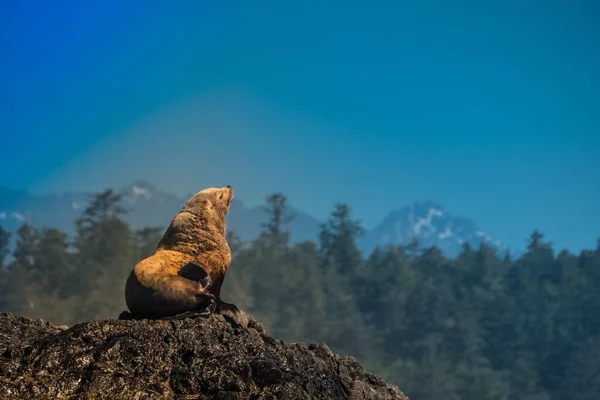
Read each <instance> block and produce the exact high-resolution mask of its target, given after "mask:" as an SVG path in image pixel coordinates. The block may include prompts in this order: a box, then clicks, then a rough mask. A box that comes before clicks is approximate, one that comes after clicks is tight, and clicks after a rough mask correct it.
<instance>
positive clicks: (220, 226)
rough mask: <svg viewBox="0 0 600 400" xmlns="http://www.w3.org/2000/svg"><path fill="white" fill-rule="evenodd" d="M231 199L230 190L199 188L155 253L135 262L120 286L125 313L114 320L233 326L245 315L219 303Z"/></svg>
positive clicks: (227, 255) (244, 320)
mask: <svg viewBox="0 0 600 400" xmlns="http://www.w3.org/2000/svg"><path fill="white" fill-rule="evenodd" d="M232 200H233V189H232V188H231V186H225V187H222V188H215V187H212V188H208V189H204V190H202V191H200V192H198V193H196V194H195V195H194V196H192V197H191V198H190V199H189V200H188V201H187V202H186V204H185V205H184V206H183V208H182V209H181V210H180V211H179V213H178V214H177V215H176V216H175V218H173V220H172V221H171V224H170V225H169V227H168V228H167V230H166V232H165V234H164V235H163V237H162V239H161V240H160V242H159V243H158V246H157V249H156V252H155V253H154V254H153V255H152V256H150V257H148V258H145V259H143V260H141V261H140V262H139V263H137V265H136V266H135V267H134V269H133V270H132V271H131V273H130V274H129V277H128V278H127V282H126V284H125V302H126V304H127V307H128V308H129V311H130V312H131V314H130V315H129V316H127V315H124V314H125V313H123V314H121V316H120V317H119V318H120V319H139V318H147V319H182V318H188V317H199V316H207V315H209V314H211V313H213V312H217V313H220V314H223V315H224V316H225V317H227V318H228V319H230V320H233V321H232V322H234V323H235V324H237V325H241V326H247V324H248V317H247V315H246V314H245V313H244V312H243V311H241V310H240V309H239V308H238V307H237V306H235V305H234V304H228V303H225V302H223V301H222V300H221V286H222V284H223V280H224V279H225V273H226V272H227V270H228V269H229V267H230V265H231V250H230V248H229V244H228V243H227V240H226V237H225V235H226V222H225V216H226V215H227V213H228V212H229V207H230V205H231V202H232Z"/></svg>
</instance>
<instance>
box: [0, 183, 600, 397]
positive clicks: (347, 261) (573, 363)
mask: <svg viewBox="0 0 600 400" xmlns="http://www.w3.org/2000/svg"><path fill="white" fill-rule="evenodd" d="M265 203H266V204H265V207H264V210H265V212H266V213H267V216H268V222H267V223H266V224H264V225H263V226H262V228H263V232H262V233H261V235H260V236H259V237H258V238H257V240H255V241H253V242H251V243H245V242H243V241H242V240H240V238H239V237H238V236H237V235H236V234H235V232H228V235H227V238H228V242H229V245H230V248H231V251H232V255H233V264H232V268H231V269H230V271H229V272H228V275H227V279H226V280H225V284H224V289H223V298H224V300H225V301H229V302H233V303H235V304H238V305H239V306H240V307H242V308H243V309H245V310H246V311H248V312H249V313H250V314H252V315H253V316H255V317H256V318H258V319H259V320H261V321H262V322H263V323H264V324H265V325H266V326H267V328H268V330H269V331H270V333H271V334H272V335H273V336H275V337H278V338H282V339H284V340H288V341H300V340H301V341H306V342H325V343H327V344H328V345H329V346H330V347H331V348H332V350H333V351H335V352H338V353H344V354H350V355H353V356H356V357H357V358H358V359H359V360H360V361H361V362H362V363H363V365H365V366H366V367H367V368H368V369H369V370H371V371H373V372H377V373H380V374H381V375H382V376H383V377H384V378H385V379H386V380H389V381H391V382H394V383H396V384H398V385H399V386H400V387H401V388H402V390H403V391H405V392H406V393H407V394H408V395H409V396H410V397H411V398H412V399H416V400H430V399H431V400H433V399H440V398H444V399H456V400H462V399H492V400H508V399H511V400H512V399H527V400H552V399H565V398H569V399H575V400H591V399H597V398H600V379H599V378H598V377H599V376H600V359H599V358H598V357H597V356H596V351H597V349H598V348H600V313H598V310H600V290H598V288H600V241H599V242H598V246H597V248H596V249H593V250H585V251H582V252H581V253H580V254H578V255H576V254H571V253H569V252H567V251H561V252H559V253H558V254H555V253H554V250H553V248H552V246H551V245H550V244H549V243H547V242H546V241H545V239H544V235H543V234H541V233H540V232H537V231H535V232H533V234H532V235H531V237H530V241H529V245H528V250H527V253H525V254H524V255H523V256H522V257H520V258H519V259H516V260H511V259H510V257H508V256H506V255H504V254H497V253H496V251H495V250H494V249H493V248H491V247H489V246H486V245H484V244H481V245H480V246H479V248H472V247H471V246H469V245H465V246H464V248H463V251H462V254H460V255H459V256H458V257H456V258H455V259H448V258H446V257H444V256H443V254H442V253H441V251H440V250H439V249H437V248H435V247H432V248H426V249H420V248H419V243H418V240H417V239H414V240H413V241H412V242H411V243H410V244H408V245H407V246H392V245H389V246H386V247H383V248H378V249H375V250H374V251H373V252H372V253H371V254H368V255H363V254H361V252H360V250H359V249H358V247H357V246H356V239H357V238H358V237H359V236H360V235H361V234H362V233H363V232H364V229H363V228H362V226H361V224H360V222H359V221H357V220H355V219H354V218H353V217H352V213H351V210H350V208H349V207H348V206H347V205H345V204H338V205H336V206H335V208H334V210H333V211H332V213H331V216H330V218H329V219H328V221H327V222H326V223H325V224H324V225H323V226H322V229H321V233H320V236H319V240H318V243H315V242H303V243H293V244H291V243H290V240H289V239H290V232H289V230H288V223H289V222H290V220H291V218H292V217H293V216H292V215H290V214H289V213H288V211H287V199H286V198H285V196H284V195H283V194H281V193H275V194H273V195H270V196H268V197H267V198H266V202H265ZM124 215H125V211H124V209H123V207H121V199H120V196H119V195H117V194H116V193H114V192H113V191H111V190H106V191H104V192H102V193H98V194H97V195H95V196H94V197H93V198H91V199H90V203H89V205H88V207H87V208H86V209H85V210H84V212H83V213H82V215H81V217H80V218H79V219H77V220H76V221H75V226H76V235H75V237H74V238H68V237H67V236H66V235H65V234H64V233H63V232H60V231H58V230H56V229H54V228H51V227H43V228H37V227H34V226H32V225H30V224H24V225H23V226H22V227H21V228H20V229H19V230H18V232H17V233H16V247H15V249H14V251H13V254H12V256H13V257H12V258H13V259H14V260H12V261H11V262H10V263H8V265H6V261H7V259H8V248H9V247H8V244H9V239H10V235H9V234H8V233H7V232H5V231H4V230H3V229H1V228H0V311H10V312H14V313H17V314H19V315H24V316H28V317H33V318H44V319H47V320H50V321H52V322H54V323H61V324H62V323H66V324H69V325H71V324H74V323H77V322H80V321H84V320H90V319H96V318H115V317H116V316H117V315H118V314H119V313H120V312H121V311H122V310H124V309H125V304H124V301H123V300H124V296H123V293H124V284H125V280H126V278H127V275H128V274H129V272H130V270H131V268H133V266H134V265H135V263H136V262H137V261H139V260H140V259H142V258H144V257H147V256H149V255H151V254H152V253H153V252H154V250H155V249H156V245H157V243H158V241H159V240H160V237H161V235H162V233H163V230H164V229H163V228H157V227H148V228H143V229H139V230H136V231H132V230H131V228H130V227H129V226H128V225H127V224H126V223H125V221H124V219H123V218H124Z"/></svg>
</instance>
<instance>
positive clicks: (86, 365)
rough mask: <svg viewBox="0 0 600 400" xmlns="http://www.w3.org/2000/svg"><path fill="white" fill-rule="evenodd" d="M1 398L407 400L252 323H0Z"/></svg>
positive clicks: (348, 360) (318, 351) (346, 364)
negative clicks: (239, 325) (242, 326)
mask: <svg viewBox="0 0 600 400" xmlns="http://www.w3.org/2000/svg"><path fill="white" fill-rule="evenodd" d="M0 398H15V399H30V398H35V399H44V398H51V399H61V398H69V399H87V398H94V399H96V398H101V399H180V398H186V399H223V400H226V399H248V400H250V399H256V400H258V399H290V400H294V399H302V400H305V399H357V400H358V399H365V400H371V399H372V400H375V399H399V400H402V399H407V397H406V396H404V395H403V394H402V393H401V392H400V391H399V390H398V388H396V387H395V386H392V385H388V384H387V383H385V382H384V381H383V380H382V379H381V378H380V377H378V376H376V375H372V374H369V373H367V372H365V371H364V370H363V368H362V367H361V365H360V364H359V363H358V362H357V361H356V360H355V359H354V358H352V357H341V356H338V355H335V354H333V353H332V352H331V350H329V348H328V347H327V346H326V345H324V344H314V345H310V346H307V345H306V344H304V343H289V344H286V343H284V342H282V341H281V340H275V339H273V338H271V337H269V336H268V335H267V333H266V332H265V330H264V329H263V328H262V326H261V325H260V324H259V323H258V322H256V321H255V320H251V323H250V325H249V327H248V329H239V328H237V329H234V328H232V326H231V325H230V324H229V323H227V322H226V321H225V319H224V318H223V317H222V316H218V315H212V316H210V317H208V318H198V319H185V320H175V321H160V320H157V321H152V320H102V321H91V322H86V323H82V324H78V325H75V326H73V327H71V328H68V329H64V327H57V326H54V325H52V324H49V323H47V322H44V321H41V320H38V321H34V320H30V319H27V318H22V317H17V316H14V315H12V314H0Z"/></svg>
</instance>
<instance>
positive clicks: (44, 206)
mask: <svg viewBox="0 0 600 400" xmlns="http://www.w3.org/2000/svg"><path fill="white" fill-rule="evenodd" d="M116 192H117V193H119V194H121V195H122V196H123V206H124V207H125V208H126V209H127V211H128V214H127V215H126V217H125V219H126V220H127V222H128V223H130V224H131V225H132V227H133V228H135V229H137V228H141V227H144V226H156V227H161V228H166V226H168V224H169V223H170V221H171V219H172V218H173V215H175V214H176V213H177V212H178V211H179V210H180V209H181V207H182V206H183V204H184V203H185V201H186V200H187V199H188V198H189V197H191V196H192V195H193V193H192V192H190V193H189V194H186V195H185V196H181V197H180V196H177V195H175V194H172V193H168V192H165V191H163V190H161V189H160V188H158V187H156V186H155V185H153V184H151V183H150V182H148V181H145V180H136V181H134V182H132V183H130V184H128V185H124V186H122V187H121V188H119V189H118V190H116ZM91 194H92V193H86V192H83V191H70V192H63V193H47V194H38V195H34V194H30V193H29V192H27V191H26V190H12V189H10V188H6V187H0V225H2V226H3V227H4V229H6V230H7V231H9V232H15V231H16V230H17V229H18V227H19V226H20V225H21V224H22V223H24V222H25V221H29V222H32V223H33V224H35V225H37V226H52V227H56V228H58V229H61V230H63V231H64V232H66V233H68V234H73V233H74V225H73V222H74V220H75V219H76V218H77V217H78V216H79V215H80V213H81V212H82V211H83V209H84V208H85V207H86V206H87V203H88V202H89V200H90V198H91ZM288 213H289V214H291V215H293V217H294V218H293V219H292V221H291V222H290V224H289V230H290V240H291V242H292V243H295V242H302V241H305V240H313V241H314V240H317V239H318V235H319V230H320V225H321V224H322V223H323V222H324V221H321V220H319V219H318V218H315V217H313V216H311V215H310V214H308V213H306V212H304V211H303V210H301V209H300V208H297V207H295V206H293V205H289V206H288ZM266 221H267V215H266V214H265V213H264V212H263V210H262V208H261V206H254V207H248V206H246V205H245V204H244V202H243V201H242V200H240V199H239V198H237V197H236V198H235V199H234V201H233V203H232V205H231V209H230V212H229V215H228V223H229V227H230V229H231V230H232V231H235V232H236V234H237V235H238V236H240V238H241V239H242V240H244V241H250V240H253V239H255V238H256V237H258V234H259V233H260V230H261V224H262V223H264V222H266ZM414 238H417V239H418V241H419V244H420V247H430V246H433V245H435V246H437V247H439V248H440V249H441V250H442V251H443V252H444V254H446V255H448V256H452V257H453V256H456V255H458V254H459V253H460V251H461V250H462V247H463V245H464V244H465V243H469V244H470V245H471V246H473V247H478V246H479V244H480V242H484V243H486V244H487V245H490V246H493V247H496V248H497V249H498V250H499V251H501V252H507V251H511V250H510V248H509V246H507V245H506V244H505V243H504V242H503V241H501V240H499V239H496V238H494V237H493V235H490V234H489V233H488V232H487V231H485V230H483V229H481V228H480V227H478V225H477V224H476V223H475V222H474V221H472V220H471V219H469V218H466V217H455V216H453V215H452V214H451V213H449V212H448V211H446V210H445V209H444V207H443V206H441V205H440V204H438V203H436V202H433V201H422V200H421V201H416V202H413V203H412V204H410V205H407V206H404V207H402V208H398V209H394V210H391V211H390V212H389V213H388V214H387V216H386V217H384V218H383V219H382V220H381V221H380V222H379V223H378V224H377V225H375V226H374V228H373V229H370V230H367V231H366V233H365V234H364V235H363V236H361V237H359V238H358V240H357V244H358V246H359V248H360V249H361V250H362V251H363V252H366V253H370V252H371V251H372V250H374V249H375V248H376V247H377V246H384V245H387V244H393V245H400V244H403V245H406V244H408V243H410V242H411V241H412V240H413V239H414Z"/></svg>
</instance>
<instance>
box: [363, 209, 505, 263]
mask: <svg viewBox="0 0 600 400" xmlns="http://www.w3.org/2000/svg"><path fill="white" fill-rule="evenodd" d="M413 238H417V239H418V240H419V244H420V245H421V246H422V247H429V246H433V245H435V246H437V247H439V248H440V249H441V250H442V251H443V252H444V253H446V254H448V255H451V256H455V255H457V254H458V253H460V251H461V249H462V246H463V244H464V243H469V244H470V245H471V246H473V247H474V248H477V247H478V246H479V244H480V243H481V242H484V243H486V244H488V245H491V246H494V247H496V248H497V249H498V250H500V251H505V250H507V249H508V247H507V246H506V245H505V244H504V243H503V242H502V241H501V240H498V239H496V238H494V237H492V236H491V235H490V234H489V233H487V232H486V231H484V230H482V229H480V228H479V227H477V225H476V224H475V223H474V222H473V221H471V220H470V219H468V218H461V217H453V216H452V215H450V214H449V213H448V212H447V211H445V210H444V209H443V208H442V207H441V206H440V205H438V204H435V203H433V202H430V201H420V202H416V203H414V204H413V205H411V206H407V207H404V208H402V209H401V210H398V211H392V212H391V213H390V214H389V215H388V216H387V217H386V218H385V219H384V220H383V221H381V222H380V223H379V225H377V227H376V228H375V229H373V230H371V231H369V232H368V233H367V234H366V235H365V236H364V237H362V238H361V239H360V240H359V244H360V247H361V248H362V249H363V250H364V251H366V252H367V253H368V252H370V251H372V250H373V249H374V248H375V247H377V246H382V245H386V244H390V243H391V244H408V243H410V242H411V240H412V239H413Z"/></svg>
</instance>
